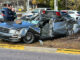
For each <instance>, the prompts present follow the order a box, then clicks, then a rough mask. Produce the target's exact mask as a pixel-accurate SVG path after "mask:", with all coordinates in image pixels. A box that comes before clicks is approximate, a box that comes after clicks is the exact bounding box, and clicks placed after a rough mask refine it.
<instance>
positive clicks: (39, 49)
mask: <svg viewBox="0 0 80 60" xmlns="http://www.w3.org/2000/svg"><path fill="white" fill-rule="evenodd" d="M24 51H31V52H44V53H63V54H73V55H77V54H79V55H80V50H77V49H61V48H45V47H29V46H28V47H26V46H25V47H24Z"/></svg>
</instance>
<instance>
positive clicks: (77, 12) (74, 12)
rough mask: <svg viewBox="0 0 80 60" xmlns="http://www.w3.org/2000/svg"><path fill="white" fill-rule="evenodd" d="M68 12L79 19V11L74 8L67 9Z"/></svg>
mask: <svg viewBox="0 0 80 60" xmlns="http://www.w3.org/2000/svg"><path fill="white" fill-rule="evenodd" d="M68 14H69V15H70V16H71V17H73V18H74V19H75V20H78V19H80V12H79V11H76V10H72V11H68Z"/></svg>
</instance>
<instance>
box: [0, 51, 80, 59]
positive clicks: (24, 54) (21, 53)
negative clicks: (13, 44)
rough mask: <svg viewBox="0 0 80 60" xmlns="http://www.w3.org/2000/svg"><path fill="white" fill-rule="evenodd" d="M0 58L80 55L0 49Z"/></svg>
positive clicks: (76, 56) (62, 57)
mask: <svg viewBox="0 0 80 60" xmlns="http://www.w3.org/2000/svg"><path fill="white" fill-rule="evenodd" d="M0 60H80V55H71V54H58V53H53V54H52V53H37V52H27V51H19V50H10V49H0Z"/></svg>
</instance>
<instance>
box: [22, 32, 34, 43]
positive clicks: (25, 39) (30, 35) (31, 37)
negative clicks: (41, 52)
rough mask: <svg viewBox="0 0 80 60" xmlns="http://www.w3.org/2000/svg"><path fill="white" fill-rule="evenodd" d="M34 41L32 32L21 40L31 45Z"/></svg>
mask: <svg viewBox="0 0 80 60" xmlns="http://www.w3.org/2000/svg"><path fill="white" fill-rule="evenodd" d="M34 41H35V35H34V34H33V33H32V32H27V34H26V36H25V37H24V38H23V42H24V43H27V44H31V43H33V42H34Z"/></svg>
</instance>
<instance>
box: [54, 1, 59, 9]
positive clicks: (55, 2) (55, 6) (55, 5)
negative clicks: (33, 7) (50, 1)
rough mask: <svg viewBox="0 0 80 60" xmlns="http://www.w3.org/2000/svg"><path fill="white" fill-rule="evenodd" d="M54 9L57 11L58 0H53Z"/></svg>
mask: <svg viewBox="0 0 80 60" xmlns="http://www.w3.org/2000/svg"><path fill="white" fill-rule="evenodd" d="M54 10H55V11H58V0H54Z"/></svg>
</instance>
